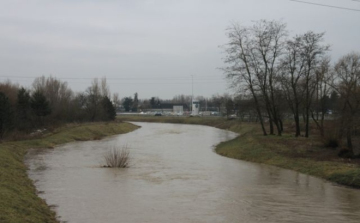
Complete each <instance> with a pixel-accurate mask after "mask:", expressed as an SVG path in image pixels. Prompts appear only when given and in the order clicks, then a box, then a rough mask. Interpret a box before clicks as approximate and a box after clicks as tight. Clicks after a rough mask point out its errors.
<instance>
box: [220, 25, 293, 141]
mask: <svg viewBox="0 0 360 223" xmlns="http://www.w3.org/2000/svg"><path fill="white" fill-rule="evenodd" d="M227 34H228V38H229V43H228V44H227V45H226V46H225V47H226V53H227V57H226V59H225V63H228V64H230V66H229V67H227V68H225V69H224V71H225V73H226V74H227V78H228V79H229V80H230V81H231V86H232V87H234V88H239V87H240V88H246V89H247V90H249V91H250V92H251V94H252V95H253V98H254V102H255V107H256V111H257V113H258V116H259V119H260V124H261V127H262V130H263V134H264V135H267V132H266V130H265V126H264V119H263V114H262V111H261V105H260V103H261V101H260V98H259V96H258V95H259V94H260V97H261V98H262V99H263V102H264V104H265V108H266V112H267V114H268V116H269V123H270V134H273V133H274V129H273V123H274V124H275V126H276V128H277V133H278V135H281V132H282V128H281V124H280V116H279V114H278V104H277V101H276V98H275V91H276V90H277V89H276V88H277V83H276V79H277V76H278V71H279V69H278V66H279V59H280V57H281V55H282V52H283V49H284V43H285V38H286V36H287V31H286V25H285V24H284V23H282V22H277V21H266V20H261V21H258V22H256V23H255V24H254V25H253V26H251V27H245V26H240V25H238V24H233V25H232V27H231V28H229V29H228V33H227Z"/></svg>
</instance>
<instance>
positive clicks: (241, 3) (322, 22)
mask: <svg viewBox="0 0 360 223" xmlns="http://www.w3.org/2000/svg"><path fill="white" fill-rule="evenodd" d="M317 2H321V3H326V4H332V5H338V6H343V7H352V8H359V9H360V3H357V2H353V1H350V0H349V1H341V2H339V1H335V0H331V1H322V0H318V1H317ZM0 15H1V16H0V81H2V80H5V79H7V78H8V77H11V78H10V79H11V80H13V81H16V82H19V83H20V84H22V85H25V86H30V84H31V82H32V77H37V76H40V75H53V76H56V77H58V78H61V79H63V80H65V81H67V82H68V83H69V85H70V86H71V87H72V89H73V90H75V91H83V90H85V89H86V87H88V86H89V85H90V83H91V78H94V77H99V78H100V77H103V76H106V77H107V78H108V79H109V80H108V82H109V84H110V88H111V91H112V92H118V93H119V94H120V95H121V96H129V95H133V93H135V92H138V93H139V96H140V98H149V97H151V96H160V97H161V98H172V97H173V96H174V95H176V94H191V75H195V76H194V86H195V94H196V95H203V96H211V95H212V94H215V93H220V94H221V93H224V92H229V90H228V89H227V85H226V81H225V80H224V78H223V74H222V72H221V71H220V70H219V69H217V68H219V67H222V66H224V64H223V62H222V60H221V58H222V57H223V56H224V55H223V54H222V52H221V49H220V48H219V47H218V46H219V45H222V44H225V43H226V41H227V39H226V36H225V29H226V28H227V27H228V26H229V25H230V23H231V22H240V23H242V24H244V25H250V24H251V21H256V20H259V19H269V20H280V19H281V20H283V21H284V22H286V23H287V24H288V29H289V30H290V31H291V33H292V34H296V33H303V32H306V31H308V30H313V31H316V32H326V35H325V40H326V42H327V43H329V44H331V45H332V51H331V56H332V57H333V59H334V60H335V59H337V58H339V57H340V56H342V55H344V54H346V53H348V52H350V51H353V50H360V42H359V39H360V29H358V21H359V17H360V13H359V12H350V11H345V10H339V9H331V8H325V7H320V6H313V5H305V4H300V3H296V2H291V1H287V0H252V1H245V0H225V1H220V0H208V1H205V0H192V1H190V0H185V1H169V0H168V1H165V0H152V1H150V0H134V1H115V0H114V1H111V0H108V1H100V0H92V1H84V0H83V1H79V0H77V1H50V0H47V1H45V0H37V1H26V0H23V1H20V0H11V1H10V0H4V1H2V2H1V7H0ZM74 78H80V79H74Z"/></svg>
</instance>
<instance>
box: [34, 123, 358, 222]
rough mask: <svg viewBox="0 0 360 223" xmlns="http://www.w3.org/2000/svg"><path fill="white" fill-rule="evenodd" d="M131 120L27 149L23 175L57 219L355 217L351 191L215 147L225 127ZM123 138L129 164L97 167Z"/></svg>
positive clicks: (223, 138) (336, 219)
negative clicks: (102, 134) (97, 133)
mask: <svg viewBox="0 0 360 223" xmlns="http://www.w3.org/2000/svg"><path fill="white" fill-rule="evenodd" d="M137 124H138V125H141V126H142V128H140V129H139V130H136V131H134V132H132V133H129V134H126V135H120V136H116V137H112V138H108V139H105V140H101V141H93V142H77V143H71V144H66V145H64V146H61V147H58V148H56V149H53V150H43V151H32V152H30V153H29V154H28V156H27V164H28V166H29V172H28V173H29V176H30V178H31V179H33V180H35V182H36V183H35V185H36V187H37V188H38V190H39V191H44V193H42V194H40V196H41V197H42V198H44V199H46V201H47V202H48V204H49V205H56V209H55V210H56V211H57V213H58V215H59V216H60V219H61V220H62V221H68V222H76V223H78V222H87V223H89V222H141V223H142V222H267V223H268V222H274V223H275V222H302V223H303V222H321V221H326V222H327V223H331V222H334V223H335V222H336V223H337V222H349V223H351V222H356V223H358V222H360V191H358V190H354V189H349V188H345V187H339V186H334V185H332V184H331V183H329V182H326V181H323V180H320V179H316V178H313V177H309V176H306V175H303V174H299V173H296V172H293V171H288V170H282V169H279V168H275V167H271V166H265V165H258V164H252V163H248V162H243V161H239V160H233V159H228V158H225V157H221V156H219V155H217V154H215V153H214V152H213V150H212V149H213V146H214V145H216V144H218V143H219V142H221V141H226V140H229V139H231V138H233V137H235V136H236V135H235V134H233V133H231V132H227V131H223V130H218V129H215V128H211V127H204V126H190V125H175V124H154V123H137ZM125 145H127V146H128V147H129V149H130V156H131V160H130V168H127V169H110V168H100V166H101V165H102V164H103V155H104V153H105V151H107V149H109V148H111V147H113V146H120V147H121V146H125Z"/></svg>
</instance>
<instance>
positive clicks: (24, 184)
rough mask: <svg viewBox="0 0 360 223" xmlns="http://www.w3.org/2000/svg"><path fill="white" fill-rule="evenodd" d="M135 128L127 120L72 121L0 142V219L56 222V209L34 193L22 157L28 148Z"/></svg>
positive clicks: (103, 135)
mask: <svg viewBox="0 0 360 223" xmlns="http://www.w3.org/2000/svg"><path fill="white" fill-rule="evenodd" d="M136 128H137V126H134V125H132V124H129V123H121V122H120V123H119V122H118V123H116V122H113V123H87V124H81V125H76V124H71V125H66V126H64V127H61V128H58V129H55V130H53V131H51V132H45V133H44V134H43V135H42V136H39V137H36V138H34V139H31V140H22V141H9V142H3V143H1V144H0V222H34V223H38V222H58V221H57V219H56V215H55V212H53V211H52V210H51V207H48V206H47V204H46V203H45V201H44V200H42V199H41V198H39V197H38V196H37V193H41V192H39V191H36V188H35V187H34V185H33V182H32V181H31V180H30V179H29V178H28V176H27V172H26V171H27V168H26V166H25V164H24V156H25V154H26V153H27V150H28V149H29V148H49V149H52V148H53V147H54V146H56V145H60V144H64V143H68V142H73V141H85V140H98V139H101V138H103V137H106V136H110V135H115V134H124V133H127V132H130V131H133V130H135V129H136Z"/></svg>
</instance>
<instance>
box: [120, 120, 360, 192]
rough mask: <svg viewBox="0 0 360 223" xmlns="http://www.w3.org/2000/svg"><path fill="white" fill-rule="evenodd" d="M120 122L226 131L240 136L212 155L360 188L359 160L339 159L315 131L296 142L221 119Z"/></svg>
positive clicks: (252, 125) (253, 125) (287, 136)
mask: <svg viewBox="0 0 360 223" xmlns="http://www.w3.org/2000/svg"><path fill="white" fill-rule="evenodd" d="M119 119H120V120H128V121H130V120H132V121H145V122H169V123H183V124H198V125H208V126H213V127H217V128H220V129H227V130H230V131H233V132H236V133H238V134H240V136H239V137H237V138H235V139H233V140H230V141H228V142H223V143H220V144H219V145H217V147H216V149H215V151H216V152H217V153H218V154H220V155H222V156H226V157H230V158H234V159H240V160H246V161H250V162H256V163H263V164H268V165H273V166H278V167H281V168H285V169H290V170H295V171H298V172H301V173H305V174H309V175H313V176H316V177H320V178H323V179H327V180H329V181H332V182H336V183H339V184H342V185H346V186H351V187H355V188H360V165H359V160H348V159H342V158H339V157H338V156H337V152H338V151H337V150H332V149H328V148H325V147H323V144H322V142H321V139H320V138H319V137H318V136H317V135H316V132H315V131H314V132H313V133H314V134H312V136H311V137H310V138H304V137H297V138H296V137H294V136H293V134H291V133H289V132H287V133H284V135H283V136H281V137H279V136H274V135H269V136H263V135H262V134H261V129H260V125H259V124H257V123H244V122H243V123H242V122H239V121H237V120H226V119H224V118H201V117H192V118H189V117H146V116H140V117H139V116H136V117H135V116H134V117H120V118H119Z"/></svg>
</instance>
